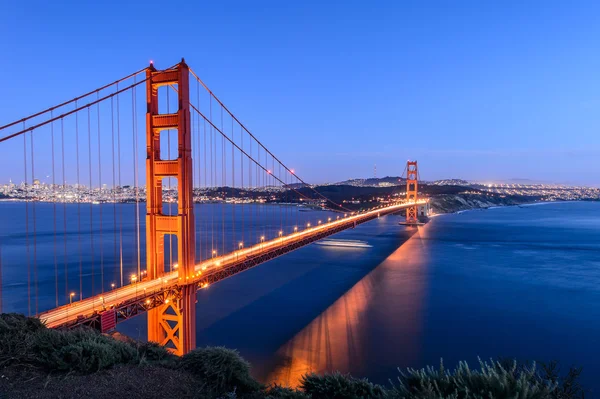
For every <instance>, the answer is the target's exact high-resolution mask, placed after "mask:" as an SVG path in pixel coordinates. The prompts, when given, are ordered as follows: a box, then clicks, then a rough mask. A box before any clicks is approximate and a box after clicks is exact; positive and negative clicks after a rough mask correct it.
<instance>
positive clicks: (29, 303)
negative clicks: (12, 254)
mask: <svg viewBox="0 0 600 399" xmlns="http://www.w3.org/2000/svg"><path fill="white" fill-rule="evenodd" d="M23 129H25V122H23ZM23 165H24V168H23V172H24V174H25V180H24V189H25V241H26V246H27V315H28V316H31V258H30V255H29V182H28V178H27V135H26V134H24V135H23Z"/></svg>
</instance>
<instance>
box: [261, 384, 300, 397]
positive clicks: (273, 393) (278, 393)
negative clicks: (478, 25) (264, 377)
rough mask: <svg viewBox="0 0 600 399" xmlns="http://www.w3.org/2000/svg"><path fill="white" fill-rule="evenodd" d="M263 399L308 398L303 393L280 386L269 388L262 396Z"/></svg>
mask: <svg viewBox="0 0 600 399" xmlns="http://www.w3.org/2000/svg"><path fill="white" fill-rule="evenodd" d="M263 397H264V398H265V399H309V398H310V396H309V395H307V394H305V393H304V392H301V391H297V390H295V389H292V388H288V387H282V386H281V385H277V384H275V385H273V386H270V387H269V388H268V389H267V390H266V391H265V394H264V396H263Z"/></svg>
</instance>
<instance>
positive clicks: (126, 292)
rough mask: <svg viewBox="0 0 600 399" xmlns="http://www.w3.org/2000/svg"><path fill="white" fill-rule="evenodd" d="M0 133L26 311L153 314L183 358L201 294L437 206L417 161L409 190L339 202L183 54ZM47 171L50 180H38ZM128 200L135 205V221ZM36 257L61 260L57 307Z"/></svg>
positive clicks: (49, 318)
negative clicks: (315, 216)
mask: <svg viewBox="0 0 600 399" xmlns="http://www.w3.org/2000/svg"><path fill="white" fill-rule="evenodd" d="M140 100H141V101H140ZM140 126H145V129H143V128H140ZM140 130H144V131H145V165H144V151H143V147H144V146H143V145H140V142H143V141H144V140H143V137H144V136H142V137H140V135H141V132H140ZM0 133H1V134H2V137H1V138H0V151H1V153H2V154H3V157H4V159H10V161H7V162H10V165H11V168H13V169H12V170H11V174H13V175H17V174H20V177H21V178H22V182H23V183H22V184H21V185H20V187H19V188H18V191H19V192H20V194H21V198H22V199H23V200H24V203H25V206H24V210H23V212H21V211H19V212H20V213H18V214H16V215H14V217H15V218H16V219H18V220H20V222H18V223H17V224H19V225H20V226H22V227H24V230H25V234H24V240H23V241H20V242H19V245H18V246H14V247H13V252H14V253H15V254H16V258H15V256H13V257H12V258H11V259H12V263H14V264H7V262H6V260H5V261H4V262H3V265H2V266H3V267H4V268H7V267H10V268H15V269H18V270H24V271H26V280H27V311H28V314H30V315H36V316H37V317H39V318H40V319H42V320H43V321H44V322H45V323H46V324H47V326H49V327H53V328H70V327H74V326H79V325H90V326H93V327H94V328H98V329H99V330H101V331H103V332H107V331H110V330H112V329H114V328H115V326H116V324H117V323H118V322H121V321H123V320H127V319H129V318H131V317H134V316H136V315H139V314H141V313H147V314H148V339H149V340H151V341H155V342H158V343H159V344H161V345H164V346H166V347H168V348H170V349H171V350H172V351H173V352H174V353H177V354H180V355H181V354H185V353H187V352H188V351H190V350H192V349H193V348H195V346H196V342H195V341H196V336H195V335H196V334H195V318H196V307H195V302H196V291H197V290H199V289H204V288H206V287H208V286H209V285H211V284H214V283H216V282H218V281H221V280H223V279H225V278H227V277H230V276H233V275H235V274H237V273H240V272H242V271H244V270H247V269H249V268H252V267H254V266H257V265H260V264H261V263H264V262H267V261H269V260H270V259H273V258H275V257H278V256H281V255H284V254H286V253H288V252H290V251H293V250H295V249H298V248H301V247H303V246H306V245H308V244H310V243H313V242H315V241H317V240H320V239H322V238H324V237H328V236H330V235H332V234H336V233H338V232H341V231H343V230H346V229H350V228H354V227H356V226H357V225H359V224H362V223H365V222H368V221H370V220H373V219H376V218H379V217H381V216H385V215H389V214H393V213H397V212H399V211H401V210H405V211H406V224H409V225H414V224H416V223H417V222H418V207H419V206H420V205H422V204H426V203H427V201H426V200H423V199H418V196H417V192H418V170H417V162H416V161H415V162H411V161H409V162H408V163H407V165H406V198H405V199H404V198H391V199H390V201H389V202H387V203H385V204H384V205H379V206H376V207H374V208H370V209H364V210H361V211H354V210H351V209H348V208H346V207H345V206H344V205H343V204H340V203H337V202H335V201H332V200H331V199H330V198H327V197H326V196H324V195H323V194H321V193H320V192H318V191H317V190H316V189H315V188H313V187H312V186H311V185H309V184H308V183H307V182H305V181H304V180H303V179H301V178H300V177H299V176H298V175H297V174H296V173H295V171H294V170H293V169H291V168H289V167H288V166H286V164H284V163H283V162H282V161H281V160H280V159H279V158H277V157H276V156H275V155H274V154H273V153H272V152H271V151H269V150H268V149H267V147H266V146H265V145H263V143H261V141H259V140H258V139H257V138H256V136H254V134H252V133H251V132H250V130H248V128H246V126H244V124H242V122H240V120H239V119H238V118H237V117H236V116H235V115H234V114H233V113H232V112H231V111H230V110H229V109H228V108H227V107H226V106H225V105H224V104H223V102H221V100H219V99H218V98H217V97H216V96H215V94H214V93H213V92H212V91H211V90H210V89H209V88H208V86H207V85H206V84H205V83H204V82H203V81H202V80H201V79H200V78H199V77H198V76H197V74H196V73H195V72H194V71H193V70H192V69H190V68H189V67H188V65H187V64H186V63H185V61H184V60H182V61H181V62H180V63H178V64H176V65H174V66H172V67H170V68H167V69H164V70H157V69H156V68H155V67H154V65H152V64H151V65H150V66H148V67H147V68H144V69H141V70H139V71H137V72H135V73H133V74H130V75H127V76H126V77H124V78H122V79H119V80H117V81H115V82H113V83H110V84H108V85H104V86H102V87H100V88H98V89H96V90H94V91H90V92H88V93H86V94H84V95H82V96H78V97H76V98H74V99H71V100H69V101H66V102H63V103H61V104H58V105H56V106H53V107H51V108H48V109H45V110H43V111H41V112H37V113H35V114H32V115H30V116H28V117H26V118H22V119H20V120H17V121H15V122H12V123H9V124H6V125H4V126H1V127H0ZM16 160H18V162H16ZM141 168H144V169H145V172H146V173H145V187H144V186H143V185H141V184H140V181H141V180H142V177H141V176H140V169H141ZM18 169H21V170H18ZM40 170H43V171H49V172H50V175H49V177H50V178H51V183H48V184H45V183H41V182H40V181H39V179H36V176H37V175H38V174H39V173H40V172H39V171H40ZM44 174H45V173H44ZM67 181H69V182H72V184H70V185H68V184H67ZM125 181H126V182H128V184H124V182H125ZM40 186H43V187H40ZM144 196H145V199H144V198H143V197H144ZM228 201H229V202H233V203H234V204H235V205H233V206H231V207H229V208H230V209H228V208H227V207H224V206H221V207H219V208H211V215H210V216H208V215H206V216H205V217H204V218H199V217H197V215H196V214H195V212H196V210H197V209H198V208H197V204H198V203H206V204H211V203H214V202H220V203H223V202H225V203H226V202H228ZM40 202H49V203H50V204H51V206H50V208H48V207H44V208H43V209H42V208H41V205H40ZM122 202H125V203H133V204H134V207H135V208H134V212H133V213H134V217H133V220H131V218H129V216H128V215H124V213H123V209H122V207H123V205H122V204H119V203H122ZM144 202H145V208H146V209H145V216H143V210H141V207H142V205H143V203H144ZM270 202H271V203H273V204H277V203H279V204H280V205H281V206H280V208H279V210H278V212H277V213H275V206H274V205H270V206H269V207H266V206H265V207H262V206H252V204H257V203H258V204H264V203H270ZM311 203H312V204H318V205H319V206H320V207H322V208H323V209H329V210H331V211H334V212H335V214H332V216H327V218H326V219H325V217H323V218H322V220H314V221H312V222H310V221H309V222H306V218H303V217H301V215H300V214H299V212H300V210H301V208H300V206H297V205H299V204H311ZM290 204H292V205H294V206H291V205H290ZM269 208H270V209H269ZM215 212H221V215H220V217H215V215H214V213H215ZM226 212H227V213H230V214H228V215H227V218H226V217H225V216H226V215H225V213H226ZM328 215H329V214H328ZM217 216H218V215H217ZM128 218H129V219H128ZM42 220H44V221H45V223H48V225H51V226H52V228H51V229H47V228H42V227H41V224H40V223H41V221H42ZM265 221H267V222H265ZM3 223H6V221H3ZM8 227H9V229H10V228H12V227H11V226H8ZM226 230H227V232H228V234H226ZM44 235H45V236H46V237H50V239H49V240H46V241H44V243H43V244H42V242H41V237H42V236H44ZM1 244H2V243H0V248H1V247H2V245H1ZM144 247H145V250H144V249H143V248H144ZM0 254H1V252H0ZM48 254H50V255H48ZM1 256H2V255H0V262H1V261H2V257H1ZM5 258H6V257H5ZM42 258H49V259H52V261H51V262H50V263H48V262H42V261H41V259H42ZM40 267H42V268H43V267H46V268H49V267H52V268H53V270H52V276H51V278H49V279H48V280H50V279H53V280H54V281H53V283H54V284H53V285H54V287H53V288H54V298H53V299H54V304H53V305H52V306H48V305H44V304H42V305H41V306H40V296H41V295H40V285H41V284H42V281H40V280H41V279H40V273H42V272H46V270H40ZM23 279H25V276H24V275H23ZM46 283H47V281H46V282H45V283H44V284H46Z"/></svg>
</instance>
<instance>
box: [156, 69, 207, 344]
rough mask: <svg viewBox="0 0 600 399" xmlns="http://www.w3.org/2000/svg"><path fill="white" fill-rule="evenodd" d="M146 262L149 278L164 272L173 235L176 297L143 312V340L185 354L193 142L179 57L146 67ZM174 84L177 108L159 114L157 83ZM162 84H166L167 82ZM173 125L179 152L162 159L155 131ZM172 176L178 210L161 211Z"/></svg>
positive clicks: (191, 329)
mask: <svg viewBox="0 0 600 399" xmlns="http://www.w3.org/2000/svg"><path fill="white" fill-rule="evenodd" d="M146 78H147V81H146V102H147V112H146V151H147V157H146V191H147V202H146V263H147V273H148V278H149V279H156V278H160V277H161V276H162V275H164V274H165V261H164V241H165V236H166V235H169V234H173V235H175V236H176V237H177V262H178V274H179V280H180V283H181V286H182V290H181V296H180V297H178V298H166V300H165V303H164V304H163V305H161V306H158V307H156V308H154V309H152V310H150V311H149V312H148V340H149V341H154V342H158V343H159V344H161V345H163V346H166V347H167V348H169V349H170V350H172V351H173V352H174V353H175V354H178V355H184V354H186V353H187V352H189V351H190V350H192V349H194V348H195V346H196V334H195V330H196V327H195V325H196V306H195V303H196V287H195V285H194V284H188V285H186V284H185V281H186V277H188V276H190V275H192V274H193V273H194V266H195V224H194V201H193V186H192V185H193V177H192V143H191V129H190V107H189V68H188V66H187V65H186V64H185V61H184V60H183V59H182V61H181V63H179V64H178V65H177V66H176V67H174V68H172V69H167V70H164V71H157V70H156V69H155V68H154V66H153V65H152V64H151V65H150V66H149V67H148V68H147V69H146ZM169 85H170V86H175V85H176V86H177V92H178V94H177V96H178V109H177V111H176V112H175V113H170V114H165V113H159V107H158V104H159V95H158V94H159V88H160V87H161V86H169ZM167 89H169V88H168V87H167ZM165 130H177V147H178V156H177V158H176V159H161V154H160V136H161V132H163V131H165ZM164 178H176V179H177V194H178V199H177V215H166V214H164V213H163V198H162V195H163V194H162V180H163V179H164Z"/></svg>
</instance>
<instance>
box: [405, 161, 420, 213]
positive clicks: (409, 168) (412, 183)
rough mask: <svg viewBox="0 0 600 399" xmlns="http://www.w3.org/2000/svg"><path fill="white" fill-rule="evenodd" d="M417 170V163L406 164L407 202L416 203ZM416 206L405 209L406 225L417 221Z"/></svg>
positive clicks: (409, 162)
mask: <svg viewBox="0 0 600 399" xmlns="http://www.w3.org/2000/svg"><path fill="white" fill-rule="evenodd" d="M417 176H418V170H417V161H407V162H406V200H407V201H408V202H415V203H416V202H417V191H418V186H419V185H418V181H417ZM418 214H419V212H418V205H415V206H411V207H410V208H406V223H409V224H413V223H417V222H418V221H419V219H418Z"/></svg>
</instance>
